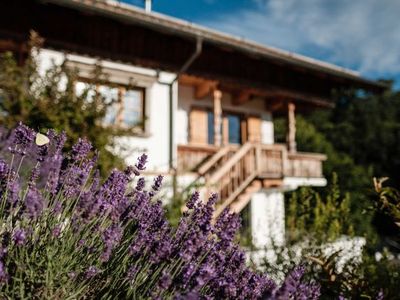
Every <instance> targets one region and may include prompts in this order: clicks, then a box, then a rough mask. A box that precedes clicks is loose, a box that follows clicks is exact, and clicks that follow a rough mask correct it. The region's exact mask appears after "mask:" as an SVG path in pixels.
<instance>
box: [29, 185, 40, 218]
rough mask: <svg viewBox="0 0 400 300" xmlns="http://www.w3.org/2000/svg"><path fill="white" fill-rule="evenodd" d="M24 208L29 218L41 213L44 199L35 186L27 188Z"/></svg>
mask: <svg viewBox="0 0 400 300" xmlns="http://www.w3.org/2000/svg"><path fill="white" fill-rule="evenodd" d="M25 208H26V212H27V214H28V215H29V216H30V217H31V218H36V217H38V216H39V215H40V214H41V212H42V210H43V208H44V200H43V197H42V194H41V193H40V192H39V191H38V190H37V189H36V187H32V188H30V189H29V191H28V193H27V195H26V197H25Z"/></svg>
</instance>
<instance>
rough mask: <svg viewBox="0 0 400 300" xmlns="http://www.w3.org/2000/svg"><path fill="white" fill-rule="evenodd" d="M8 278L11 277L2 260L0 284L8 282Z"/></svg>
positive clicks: (0, 262) (0, 264) (0, 263)
mask: <svg viewBox="0 0 400 300" xmlns="http://www.w3.org/2000/svg"><path fill="white" fill-rule="evenodd" d="M8 278H9V276H8V274H7V272H6V268H5V266H4V263H3V262H2V261H0V284H4V283H7V281H8Z"/></svg>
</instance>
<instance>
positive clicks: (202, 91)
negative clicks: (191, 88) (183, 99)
mask: <svg viewBox="0 0 400 300" xmlns="http://www.w3.org/2000/svg"><path fill="white" fill-rule="evenodd" d="M216 88H217V82H216V81H209V80H204V81H202V82H200V83H199V84H197V85H196V90H195V93H194V97H195V98H196V99H203V98H205V97H207V96H208V95H210V94H211V92H212V91H213V90H214V89H216Z"/></svg>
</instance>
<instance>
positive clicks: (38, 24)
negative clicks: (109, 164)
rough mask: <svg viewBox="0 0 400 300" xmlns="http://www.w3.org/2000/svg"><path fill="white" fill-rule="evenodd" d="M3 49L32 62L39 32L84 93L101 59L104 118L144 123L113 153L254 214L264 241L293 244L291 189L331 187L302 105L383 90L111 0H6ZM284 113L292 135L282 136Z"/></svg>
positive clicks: (256, 233) (46, 59)
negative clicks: (287, 201) (303, 127)
mask: <svg viewBox="0 0 400 300" xmlns="http://www.w3.org/2000/svg"><path fill="white" fill-rule="evenodd" d="M0 11H1V13H0V14H1V18H0V51H8V50H11V51H13V52H14V53H15V54H16V55H17V57H19V58H20V59H21V61H23V58H24V56H25V55H26V51H27V50H26V49H27V47H26V42H27V38H28V35H29V31H30V30H31V29H33V30H36V31H37V32H38V33H39V34H40V35H41V36H42V37H43V38H44V39H45V44H44V49H42V51H41V53H40V56H39V61H40V68H41V71H42V72H45V70H46V69H48V68H49V67H50V66H51V65H52V64H61V63H63V62H65V61H66V62H67V63H68V64H69V65H70V66H71V68H76V69H77V70H78V72H79V78H80V79H79V80H78V81H77V82H76V90H77V93H80V92H82V90H83V89H84V87H85V84H87V83H86V82H87V81H86V79H88V78H89V76H90V74H91V72H93V69H94V68H95V66H97V65H100V66H101V68H102V71H103V72H104V73H105V74H106V75H107V81H105V82H102V83H101V84H99V85H98V91H99V92H100V93H101V94H102V95H103V96H104V97H105V99H109V100H117V101H116V102H117V103H116V104H115V105H113V106H112V107H110V109H109V111H108V112H107V116H106V118H105V120H104V123H105V125H113V126H121V127H123V128H134V130H133V131H132V135H131V136H123V137H115V139H116V140H117V143H116V144H117V146H116V148H115V149H114V151H116V152H117V153H118V154H120V155H121V156H123V157H124V158H125V159H126V162H127V163H128V164H134V163H135V162H136V158H137V156H138V155H140V154H141V153H143V152H146V153H147V154H148V156H149V165H148V168H147V174H146V175H147V176H154V175H157V174H162V175H164V176H165V177H166V179H167V181H168V182H169V185H170V186H172V188H171V193H172V192H179V191H182V190H183V189H186V188H188V187H190V186H199V187H200V189H201V191H202V193H203V196H204V197H206V196H207V194H208V193H209V192H211V191H213V192H218V194H219V200H218V203H217V205H216V216H217V215H218V214H220V213H221V212H222V210H223V209H224V208H227V207H228V208H230V209H231V210H232V211H235V212H237V213H241V212H242V211H243V210H246V211H247V213H248V215H250V224H249V226H250V228H251V233H252V239H253V243H254V245H255V246H256V247H259V248H262V247H265V246H268V245H269V244H270V243H271V241H273V242H274V243H278V244H279V243H281V244H282V243H284V228H285V226H284V225H285V224H284V222H285V221H284V199H283V192H285V191H288V190H294V189H296V188H298V187H299V186H324V185H325V184H326V180H325V178H324V176H323V172H322V165H323V161H324V160H326V159H327V157H326V156H325V155H324V154H319V153H304V152H300V151H298V150H297V146H296V113H302V112H307V111H310V110H314V109H320V108H329V107H332V106H333V105H334V103H333V102H332V100H331V97H330V95H331V92H332V90H334V89H342V88H350V87H353V88H359V89H363V90H365V91H367V92H380V91H382V90H383V88H384V87H383V86H381V85H380V84H379V83H376V82H373V81H369V80H367V79H364V78H362V77H360V76H359V75H358V74H357V73H355V72H353V71H350V70H346V69H343V68H340V67H337V66H334V65H330V64H327V63H324V62H320V61H316V60H313V59H310V58H307V57H303V56H300V55H296V54H294V53H289V52H285V51H282V50H278V49H274V48H270V47H266V46H263V45H259V44H256V43H254V42H250V41H246V40H243V39H241V38H237V37H234V36H230V35H226V34H223V33H219V32H216V31H213V30H210V29H207V28H204V27H201V26H196V25H193V24H191V23H188V22H185V21H181V20H177V19H174V18H171V17H167V16H164V15H160V14H157V13H153V12H149V11H145V10H142V9H140V8H136V7H133V6H129V5H125V4H121V3H119V2H114V1H104V0H97V1H96V0H90V1H89V0H46V1H39V0H37V1H36V0H31V1H28V2H25V1H22V0H16V1H13V2H12V3H11V4H10V3H8V4H6V3H1V4H0ZM276 116H285V117H286V118H287V123H288V130H287V139H286V143H283V144H277V143H275V138H274V117H276Z"/></svg>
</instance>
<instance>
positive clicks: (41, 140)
mask: <svg viewBox="0 0 400 300" xmlns="http://www.w3.org/2000/svg"><path fill="white" fill-rule="evenodd" d="M49 142H50V140H49V138H48V137H47V136H45V135H44V134H41V133H40V132H38V133H37V134H36V139H35V143H36V145H38V146H43V145H46V144H48V143H49Z"/></svg>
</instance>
